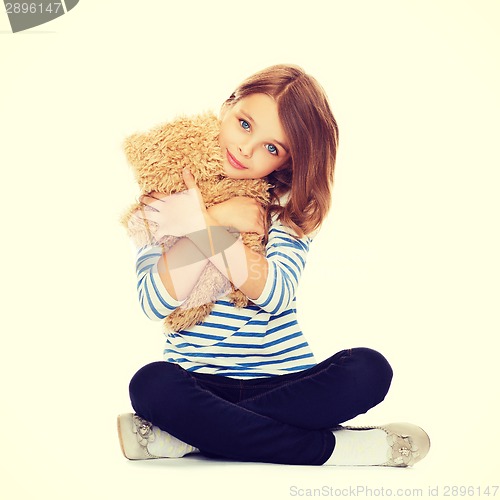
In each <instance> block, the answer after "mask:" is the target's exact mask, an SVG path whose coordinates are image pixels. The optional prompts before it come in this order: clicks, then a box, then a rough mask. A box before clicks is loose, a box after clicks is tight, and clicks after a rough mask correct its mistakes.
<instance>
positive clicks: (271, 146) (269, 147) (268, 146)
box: [239, 118, 278, 156]
mask: <svg viewBox="0 0 500 500" xmlns="http://www.w3.org/2000/svg"><path fill="white" fill-rule="evenodd" d="M239 121H240V125H241V127H242V128H243V129H244V130H247V131H249V130H250V124H249V123H248V122H247V121H246V120H243V119H242V118H241V119H240V120H239ZM266 149H267V150H268V151H269V152H270V153H271V154H272V155H274V156H278V148H277V147H276V146H275V145H274V144H266Z"/></svg>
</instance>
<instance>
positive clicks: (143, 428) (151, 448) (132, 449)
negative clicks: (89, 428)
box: [117, 413, 198, 460]
mask: <svg viewBox="0 0 500 500" xmlns="http://www.w3.org/2000/svg"><path fill="white" fill-rule="evenodd" d="M117 424H118V437H119V439H120V446H121V449H122V453H123V455H124V456H125V457H126V458H128V459H129V460H147V459H150V458H180V457H183V456H184V455H187V454H188V453H195V452H197V451H198V450H197V449H196V448H194V447H193V446H190V445H189V444H186V443H183V442H182V441H180V440H179V439H177V438H175V437H174V436H172V435H170V434H169V433H168V432H165V431H162V430H161V429H159V428H158V427H156V426H154V425H153V424H152V423H151V422H148V421H147V420H144V419H143V418H141V417H139V416H138V415H135V414H133V413H123V414H122V415H118V421H117Z"/></svg>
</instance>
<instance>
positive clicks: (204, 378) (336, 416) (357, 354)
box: [130, 347, 392, 465]
mask: <svg viewBox="0 0 500 500" xmlns="http://www.w3.org/2000/svg"><path fill="white" fill-rule="evenodd" d="M391 380H392V369H391V367H390V365H389V363H388V362H387V360H386V359H385V358H384V357H383V356H382V355H381V354H379V353H378V352H376V351H374V350H372V349H368V348H364V347H360V348H353V349H347V350H343V351H340V352H338V353H337V354H335V355H333V356H332V357H330V358H328V359H326V360H325V361H323V362H321V363H319V364H318V365H316V366H314V367H313V368H310V369H307V370H304V371H301V372H297V373H293V374H288V375H281V376H275V377H271V378H259V379H254V380H241V379H234V378H229V377H222V376H218V375H206V374H196V373H195V372H194V373H193V372H187V371H186V370H184V369H182V368H181V367H179V366H178V365H175V364H171V363H167V362H164V361H160V362H155V363H151V364H149V365H146V366H145V367H143V368H141V369H140V370H139V371H138V372H137V373H136V375H135V376H134V377H133V379H132V381H131V383H130V396H131V401H132V406H133V408H134V410H135V412H136V413H137V414H138V415H139V416H140V417H141V418H143V419H145V420H147V421H149V422H151V423H152V424H153V425H154V426H156V427H158V428H159V429H161V430H163V431H166V432H167V433H169V434H171V435H173V436H175V437H176V438H178V439H179V440H181V441H183V442H184V443H189V444H190V445H192V446H193V447H196V448H198V449H199V450H200V451H201V453H203V454H205V455H208V456H217V457H221V458H226V459H231V460H242V461H257V462H268V463H281V464H297V465H300V464H302V465H321V464H323V463H324V462H325V461H326V460H327V459H328V458H329V457H330V456H331V455H332V452H333V449H334V447H335V437H334V435H333V433H332V432H331V430H330V429H331V428H333V427H335V426H337V425H338V424H340V423H342V422H345V421H347V420H350V419H351V418H354V417H355V416H356V415H359V414H361V413H365V412H366V411H368V410H369V409H370V408H372V407H374V406H375V405H377V404H378V403H380V402H381V401H382V400H383V399H384V398H385V396H386V394H387V391H388V390H389V386H390V383H391Z"/></svg>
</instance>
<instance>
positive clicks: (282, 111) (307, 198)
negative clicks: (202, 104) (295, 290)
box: [223, 64, 339, 236]
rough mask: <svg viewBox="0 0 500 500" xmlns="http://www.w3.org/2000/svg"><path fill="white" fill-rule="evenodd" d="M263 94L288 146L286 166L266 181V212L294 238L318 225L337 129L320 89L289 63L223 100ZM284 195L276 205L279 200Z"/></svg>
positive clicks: (327, 200) (327, 202)
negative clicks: (268, 201)
mask: <svg viewBox="0 0 500 500" xmlns="http://www.w3.org/2000/svg"><path fill="white" fill-rule="evenodd" d="M258 93H262V94H267V95H268V96H270V97H272V98H273V99H274V100H275V101H276V104H277V106H278V116H279V119H280V121H281V124H282V126H283V129H284V131H285V134H286V136H287V137H288V141H289V142H290V159H289V160H288V162H287V164H286V165H285V166H284V167H282V168H280V169H279V170H276V171H274V172H273V173H272V174H270V175H269V176H268V177H267V179H268V181H269V182H270V184H271V185H273V186H274V189H273V193H272V195H273V201H272V203H271V205H270V206H269V208H268V214H269V215H270V214H271V213H276V212H277V213H278V217H279V219H280V220H281V222H282V223H283V224H285V225H287V226H289V227H290V228H291V229H293V230H294V231H295V232H296V233H297V235H298V236H303V235H304V234H309V233H311V232H313V231H314V230H316V229H318V228H319V227H320V226H321V223H322V222H323V220H324V219H325V217H326V215H327V213H328V211H329V209H330V206H331V192H332V188H333V181H334V170H335V159H336V155H337V147H338V137H339V132H338V126H337V122H336V120H335V118H334V116H333V113H332V111H331V109H330V104H329V102H328V98H327V96H326V93H325V91H324V90H323V88H322V87H321V85H320V84H319V83H318V82H317V81H316V80H315V79H314V78H313V77H312V76H310V75H308V74H306V73H305V72H304V70H303V69H302V68H300V67H299V66H295V65H284V64H278V65H274V66H270V67H269V68H266V69H264V70H262V71H259V72H258V73H256V74H254V75H252V76H251V77H249V78H247V79H246V80H244V81H243V82H242V83H241V84H240V85H239V87H238V88H237V89H236V90H235V91H234V92H233V93H232V94H231V96H230V97H229V99H227V100H226V101H225V102H224V104H223V107H224V106H232V105H234V104H235V103H236V102H238V101H239V100H240V99H243V98H244V97H248V96H250V95H252V94H258ZM286 193H288V199H287V201H286V203H285V204H284V205H283V206H281V205H280V203H279V198H280V197H281V196H283V195H284V194H286Z"/></svg>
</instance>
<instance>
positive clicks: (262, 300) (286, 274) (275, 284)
mask: <svg viewBox="0 0 500 500" xmlns="http://www.w3.org/2000/svg"><path fill="white" fill-rule="evenodd" d="M311 241H312V240H311V238H309V237H308V236H305V237H303V238H301V239H298V238H295V237H294V236H293V232H292V231H291V230H290V229H289V228H287V227H286V226H283V225H282V224H280V223H279V222H277V223H274V224H273V225H272V226H271V228H270V231H269V240H268V243H267V246H266V258H267V260H268V263H269V271H268V275H267V279H266V284H265V286H264V289H263V290H262V293H261V294H260V296H259V297H257V298H256V299H253V300H252V302H253V303H254V304H255V305H257V306H259V307H260V308H261V309H263V310H264V311H267V312H269V313H271V314H273V315H276V314H280V313H282V312H284V311H286V310H287V309H288V308H289V306H290V304H291V302H292V301H293V299H294V298H295V294H296V291H297V287H298V284H299V280H300V276H301V274H302V271H303V270H304V267H305V264H306V257H307V253H308V251H309V245H310V243H311Z"/></svg>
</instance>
